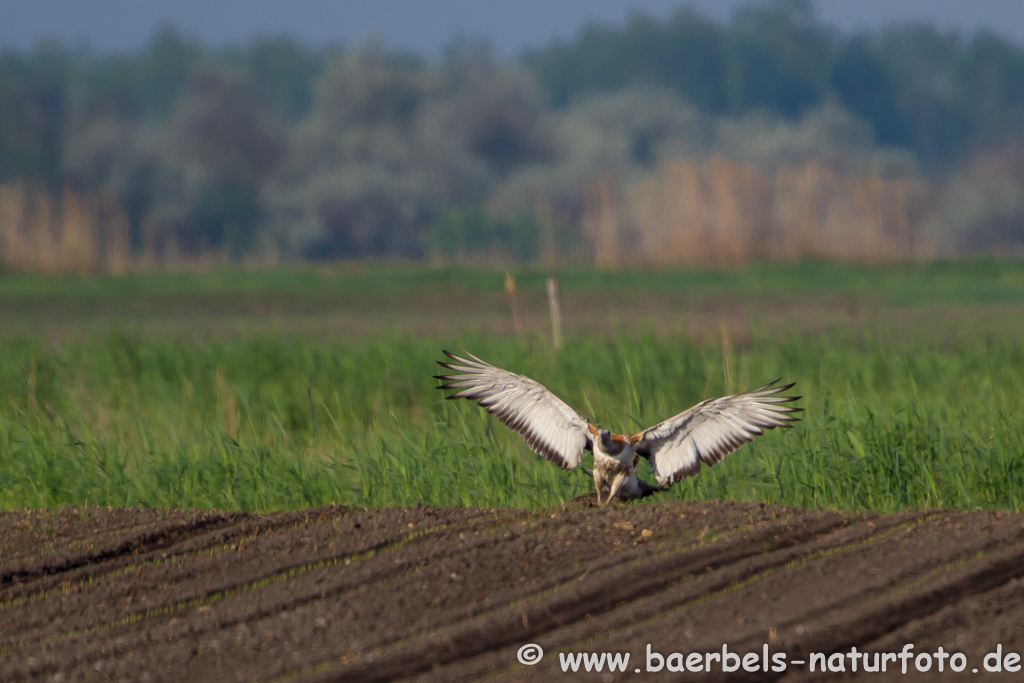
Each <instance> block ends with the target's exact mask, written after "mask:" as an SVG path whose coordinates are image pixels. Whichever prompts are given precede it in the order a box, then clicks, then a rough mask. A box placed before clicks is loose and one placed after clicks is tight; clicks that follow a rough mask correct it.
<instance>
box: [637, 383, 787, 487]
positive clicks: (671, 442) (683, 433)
mask: <svg viewBox="0 0 1024 683" xmlns="http://www.w3.org/2000/svg"><path fill="white" fill-rule="evenodd" d="M778 381H779V380H775V381H774V382H771V383H770V384H766V385H764V386H763V387H761V388H760V389H754V390H753V391H748V392H747V393H745V394H737V395H735V396H726V397H724V398H713V399H709V400H707V401H704V402H703V403H698V404H697V405H695V406H694V407H692V408H690V409H689V410H687V411H685V412H682V413H679V414H678V415H676V416H675V417H671V418H669V419H667V420H665V421H664V422H660V423H658V424H656V425H654V426H653V427H650V428H649V429H645V430H644V431H642V432H640V433H639V434H637V435H636V437H639V441H638V443H637V445H636V452H637V453H639V454H641V455H643V456H644V457H646V458H647V459H648V460H649V461H650V463H651V473H652V474H654V476H655V478H656V479H657V480H658V483H659V484H661V485H662V486H668V485H670V484H674V483H675V482H677V481H679V480H680V479H682V478H683V477H689V476H693V475H694V474H697V472H699V471H700V463H701V461H702V460H703V461H704V462H705V463H707V465H708V466H712V465H716V464H718V463H720V462H721V461H722V458H724V457H725V456H727V455H728V454H729V453H732V452H733V451H734V450H736V449H737V448H739V447H740V446H742V445H743V444H745V443H748V442H750V441H753V440H754V437H755V436H758V435H760V434H763V433H764V430H765V429H774V428H775V427H788V426H789V424H788V423H790V422H796V421H797V419H799V418H796V417H793V416H792V415H791V413H796V412H800V410H801V408H794V407H792V406H788V405H785V404H786V403H789V402H791V401H795V400H797V399H798V398H800V396H779V394H781V393H782V392H784V391H787V390H789V389H791V388H793V385H792V384H786V385H783V386H779V387H777V386H775V384H776V383H778Z"/></svg>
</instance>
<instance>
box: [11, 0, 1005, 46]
mask: <svg viewBox="0 0 1024 683" xmlns="http://www.w3.org/2000/svg"><path fill="white" fill-rule="evenodd" d="M684 4H685V5H689V6H692V7H695V8H696V9H697V10H698V11H700V12H701V13H702V14H705V15H706V16H710V17H714V18H717V19H725V18H727V17H728V16H729V15H730V14H731V13H732V12H733V11H734V10H735V8H736V7H738V6H740V5H743V4H747V3H746V2H745V1H744V0H689V1H685V0H683V1H681V0H334V1H331V0H88V1H83V0H0V45H2V46H3V47H5V48H15V49H19V50H24V49H27V48H30V47H31V46H33V45H34V44H36V43H37V42H39V41H40V40H44V39H56V40H57V41H58V42H61V43H63V44H65V45H68V46H74V45H77V44H86V45H89V46H90V47H92V48H93V49H95V50H96V51H99V52H104V53H106V52H112V51H124V50H134V49H137V48H139V47H140V46H142V45H144V44H145V43H146V42H147V41H148V40H149V39H150V37H151V36H152V35H153V33H154V31H156V30H157V28H158V27H159V26H160V25H162V24H172V25H174V26H177V27H178V28H179V29H180V30H181V31H182V32H183V33H184V34H186V35H188V36H190V37H193V38H198V39H199V40H201V41H202V42H204V43H205V44H207V45H210V46H222V45H225V44H241V43H245V42H247V41H248V40H250V39H252V38H253V37H256V36H264V35H290V36H294V37H297V38H299V39H300V40H302V41H304V42H306V43H309V44H311V45H314V46H321V45H324V44H329V43H341V44H352V43H359V42H362V41H366V40H369V39H377V40H379V41H381V42H383V44H384V45H385V46H387V47H389V48H393V49H400V50H405V51H411V52H416V53H419V54H423V55H426V56H428V57H429V56H435V55H436V54H437V53H438V51H439V50H440V48H441V47H442V46H443V45H445V44H447V43H449V42H450V41H451V40H452V39H453V38H455V37H457V36H460V35H461V36H464V37H482V38H485V39H487V40H488V41H490V42H491V44H492V45H493V46H494V50H495V53H496V54H497V55H498V56H499V57H502V58H512V57H515V56H517V55H518V54H520V53H521V52H522V51H523V50H528V49H531V48H537V47H542V46H544V45H545V44H547V43H549V42H550V41H552V40H555V39H569V38H572V37H573V36H574V35H575V34H576V33H577V32H578V31H579V30H580V28H582V27H583V26H585V25H586V24H588V23H593V22H600V23H604V24H621V23H622V22H624V21H625V19H626V18H627V17H628V16H629V15H630V13H631V12H633V11H638V10H639V11H643V12H645V13H647V14H651V15H654V16H659V17H665V16H668V15H670V14H671V13H672V12H673V11H674V10H675V9H677V8H678V7H680V6H681V5H684ZM814 5H815V8H816V10H817V12H818V16H819V17H821V18H822V19H824V20H825V21H827V22H829V23H832V24H834V25H836V26H838V27H839V28H840V29H843V30H846V31H850V30H855V29H858V28H865V27H866V28H877V27H880V26H883V25H885V24H889V23H893V22H903V21H925V22H929V23H933V24H935V25H937V26H938V27H939V28H941V29H944V30H957V31H961V32H963V33H966V34H970V33H973V32H974V31H976V30H979V29H987V30H992V31H994V32H996V33H1000V34H1002V35H1004V36H1006V37H1008V38H1010V39H1011V40H1013V41H1015V42H1017V43H1020V44H1024V2H1022V1H1021V0H815V1H814Z"/></svg>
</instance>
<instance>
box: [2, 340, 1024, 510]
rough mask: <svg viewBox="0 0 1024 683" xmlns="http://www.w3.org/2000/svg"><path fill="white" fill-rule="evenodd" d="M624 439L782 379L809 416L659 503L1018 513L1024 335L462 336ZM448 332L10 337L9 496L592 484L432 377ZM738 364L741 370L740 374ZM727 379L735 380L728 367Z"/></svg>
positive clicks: (206, 502)
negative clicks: (896, 339) (904, 341)
mask: <svg viewBox="0 0 1024 683" xmlns="http://www.w3.org/2000/svg"><path fill="white" fill-rule="evenodd" d="M458 343H461V344H462V345H464V346H465V347H466V348H467V349H469V350H470V351H472V352H474V353H476V354H478V355H480V356H482V357H483V358H485V359H487V360H490V361H491V362H493V363H495V364H498V365H501V366H503V367H506V368H509V369H512V370H515V371H519V372H522V373H525V374H528V375H530V376H532V377H534V378H536V379H537V380H539V381H541V382H543V383H545V384H546V385H547V386H549V387H550V388H551V389H552V390H553V391H555V392H556V393H557V394H558V395H560V396H562V397H563V398H565V399H566V400H567V401H568V402H569V403H570V404H571V405H573V406H575V407H576V408H577V409H578V410H580V411H581V412H583V413H584V414H587V415H589V416H591V417H592V418H593V419H594V420H595V421H596V422H598V423H600V424H602V425H604V426H607V427H609V428H612V429H615V430H620V431H624V430H631V429H635V428H639V427H642V426H646V425H649V424H653V423H654V422H656V421H658V420H660V419H663V418H665V417H668V416H670V415H672V414H674V413H675V412H677V411H679V410H682V409H684V408H686V407H688V406H690V405H692V404H693V403H695V402H697V401H699V400H701V399H702V398H706V397H708V396H713V395H720V394H723V393H725V391H726V382H727V381H728V382H731V383H732V384H733V385H734V386H735V387H736V388H738V389H742V388H748V387H754V386H757V385H759V384H762V383H764V382H765V381H767V380H771V379H774V378H776V377H780V376H781V377H785V378H787V379H790V380H795V381H796V382H797V390H798V391H799V392H800V393H801V394H803V396H804V398H803V400H802V401H801V405H802V406H803V407H804V408H805V409H806V412H805V413H804V414H803V417H804V419H803V421H802V422H800V423H798V425H797V426H796V427H795V428H794V429H791V430H786V431H781V430H777V431H775V432H770V433H768V434H767V435H765V436H764V437H761V438H760V439H758V440H757V441H756V442H755V443H754V444H751V445H748V446H745V447H743V448H742V449H741V450H740V451H738V452H737V453H734V454H732V455H731V456H729V457H728V458H727V459H726V460H725V461H724V462H723V463H722V464H720V465H719V466H717V467H715V468H713V469H707V468H705V469H704V471H703V472H702V473H701V474H700V475H699V476H698V477H696V478H692V479H687V480H685V481H683V482H682V483H681V484H679V485H677V486H676V487H675V488H674V489H673V490H672V491H671V492H670V493H667V494H662V496H661V499H664V498H687V499H689V498H731V499H742V500H761V501H767V502H778V503H783V504H789V505H805V506H826V507H837V508H843V509H850V508H868V509H874V510H882V511H891V510H898V509H903V508H907V507H932V506H941V507H960V508H973V507H976V506H980V507H998V508H1013V509H1020V508H1022V507H1024V502H1022V497H1024V392H1021V391H1020V387H1021V386H1024V345H1022V343H1021V342H1020V341H1018V340H1016V339H1011V338H1005V339H997V340H992V339H988V340H986V339H981V338H979V339H978V340H977V341H975V342H971V343H967V344H964V345H961V346H958V347H955V348H946V349H940V348H934V347H930V346H928V345H916V346H906V347H891V346H885V345H882V344H880V343H878V342H874V341H871V340H868V339H854V338H851V340H850V341H849V342H837V341H836V340H835V339H829V338H825V337H811V338H804V337H793V338H790V339H783V340H773V341H768V340H763V339H756V338H755V339H754V340H753V341H752V342H751V343H750V344H749V346H747V347H746V348H739V347H736V346H733V345H732V344H731V343H729V344H711V345H706V346H697V345H693V344H691V343H688V342H685V341H681V340H679V339H676V338H671V337H657V336H653V335H644V334H627V333H620V334H616V335H613V336H612V337H611V338H575V339H572V338H571V339H569V340H567V343H566V345H565V348H563V349H562V350H561V351H554V350H552V349H550V348H549V347H548V346H547V345H545V344H543V343H541V342H540V341H539V340H537V341H534V340H530V339H529V338H528V339H526V340H513V339H495V338H482V337H480V338H464V339H460V340H458ZM456 346H457V344H456V342H455V341H454V340H442V339H414V338H409V337H403V336H391V337H386V338H378V339H374V340H372V341H365V342H357V343H348V342H346V343H327V344H315V343H311V342H308V341H304V340H301V339H293V338H284V337H275V336H265V337H260V338H253V339H249V340H237V341H230V342H204V343H200V344H191V343H188V342H184V341H172V340H166V341H161V340H156V339H147V338H141V337H132V336H125V335H111V336H107V337H103V338H96V339H92V340H89V341H85V342H77V343H68V344H66V345H63V346H60V347H56V348H54V347H51V346H48V345H44V344H41V343H38V342H35V341H32V340H15V341H9V342H6V343H4V344H3V345H2V346H0V482H2V486H0V507H4V508H20V507H45V506H52V505H59V504H64V503H75V504H81V503H85V502H88V503H90V504H101V505H155V506H186V507H187V506H199V507H206V508H222V509H223V508H228V509H231V508H244V509H252V510H268V509H282V508H284V509H293V508H300V507H305V506H312V505H317V504H322V503H326V502H331V501H336V502H341V503H349V504H355V505H368V506H383V505H413V504H416V503H420V502H422V503H429V504H435V505H485V506H515V507H543V506H552V505H557V504H559V503H560V502H561V501H563V500H565V499H567V498H569V497H571V496H574V495H577V494H580V493H584V492H587V491H589V490H590V489H591V488H592V484H591V482H590V481H588V480H587V478H586V477H585V476H584V475H583V474H582V473H580V472H579V471H574V472H564V471H562V470H560V469H558V468H557V467H555V466H553V465H551V464H549V463H547V462H544V461H543V460H541V459H540V458H539V457H538V456H536V455H534V454H532V453H531V452H530V451H529V450H528V449H527V447H526V446H525V444H523V443H522V441H521V440H520V439H519V438H518V437H516V436H515V435H514V434H512V433H511V432H510V431H509V430H507V429H506V428H505V427H503V426H501V425H500V424H499V423H498V422H497V421H496V420H494V419H493V418H492V417H490V416H488V415H486V414H485V413H484V412H483V411H482V410H481V409H480V408H478V407H476V406H475V405H473V404H471V403H469V402H466V401H457V402H446V401H444V400H443V399H442V396H441V392H439V391H437V390H436V389H435V388H434V387H435V386H436V384H437V382H436V381H435V380H433V379H432V378H431V375H433V374H435V371H436V366H435V365H434V363H433V361H434V360H435V359H437V358H439V357H440V349H441V348H442V347H448V348H454V347H456ZM726 368H728V372H727V371H726ZM727 376H728V379H727Z"/></svg>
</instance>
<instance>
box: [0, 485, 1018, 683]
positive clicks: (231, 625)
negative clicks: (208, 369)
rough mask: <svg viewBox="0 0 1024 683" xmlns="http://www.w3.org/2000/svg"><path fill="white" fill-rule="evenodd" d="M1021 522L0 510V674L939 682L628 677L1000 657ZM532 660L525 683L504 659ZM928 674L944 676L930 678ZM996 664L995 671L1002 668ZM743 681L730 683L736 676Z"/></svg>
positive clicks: (652, 512)
mask: <svg viewBox="0 0 1024 683" xmlns="http://www.w3.org/2000/svg"><path fill="white" fill-rule="evenodd" d="M1021 577H1024V514H1020V513H999V512H988V511H973V512H957V511H930V512H906V513H903V514H899V515H892V516H881V515H875V514H870V513H858V514H843V513H840V512H837V511H826V510H800V509H791V508H782V507H774V506H766V505H760V504H752V503H730V502H726V503H717V502H712V503H699V502H693V503H664V504H659V505H646V506H635V507H628V506H612V507H608V508H597V507H591V506H589V505H588V504H587V502H586V501H582V502H580V503H575V504H573V505H571V506H570V507H569V508H568V509H564V510H562V509H558V510H546V511H536V510H533V511H527V510H484V509H461V508H460V509H440V508H418V509H382V510H366V509H357V508H344V507H326V508H318V509H313V510H306V511H302V512H295V513H280V514H270V515H251V514H246V513H219V512H189V511H154V510H124V509H107V508H63V509H60V510H53V511H12V512H0V680H2V681H20V680H40V681H42V680H47V681H56V680H60V681H72V680H90V681H106V680H129V681H254V680H287V681H391V680H401V679H412V680H417V681H439V682H440V681H461V680H475V679H479V678H487V679H488V680H526V679H529V680H536V681H545V680H551V679H561V677H562V676H564V675H570V676H572V675H573V674H563V672H562V669H561V665H560V656H559V654H560V653H561V654H562V655H565V654H567V653H568V654H574V653H581V652H594V653H600V652H610V653H615V652H619V653H626V652H628V653H630V661H629V665H628V668H627V669H626V672H625V673H619V672H616V673H608V671H607V670H605V671H603V672H602V673H600V674H597V673H591V674H590V675H587V674H585V673H584V672H583V671H582V668H583V667H581V671H580V672H579V673H577V674H575V676H577V677H582V678H583V679H584V680H587V679H594V680H625V679H628V678H636V677H638V674H637V673H636V672H635V669H637V668H639V669H640V670H641V672H642V675H639V677H640V678H642V679H644V680H648V679H649V680H661V679H672V680H675V679H678V678H680V677H685V678H686V679H687V680H690V679H693V680H757V681H761V680H764V681H771V680H782V681H803V680H825V679H826V678H829V677H839V676H842V677H843V678H844V679H857V680H859V678H858V677H861V678H863V679H864V680H871V681H885V680H892V679H897V678H898V679H900V680H908V679H909V680H941V678H942V675H939V674H938V673H937V665H934V664H933V667H932V669H931V671H929V672H928V673H917V674H914V673H913V672H914V671H915V669H914V666H915V664H914V659H911V660H910V671H911V674H910V675H907V676H903V675H901V674H900V670H899V666H900V662H899V660H896V662H895V663H891V662H890V663H889V664H888V669H887V673H886V674H882V673H864V672H863V668H862V663H861V666H860V667H858V673H857V674H853V673H851V672H850V669H851V665H850V661H851V660H850V659H849V658H846V659H845V667H846V670H847V673H846V674H845V675H844V674H838V673H836V672H831V673H828V674H826V675H824V676H823V675H822V674H821V668H820V666H819V667H818V669H817V670H816V671H815V672H814V673H811V671H810V669H809V664H808V665H797V664H795V663H790V664H789V665H788V666H787V668H786V670H785V671H771V670H770V669H769V670H768V671H763V670H759V671H757V672H753V673H746V674H744V673H743V670H742V669H741V670H740V672H739V673H725V672H723V671H722V666H721V664H720V663H717V662H716V663H715V664H713V666H712V672H711V673H710V674H709V673H706V672H705V673H700V674H697V673H686V674H681V673H669V672H668V671H667V669H662V670H661V672H660V673H650V672H647V671H646V666H647V659H646V653H647V648H648V646H649V647H650V648H651V650H652V651H654V652H657V653H660V654H661V655H663V656H668V655H670V654H671V653H674V652H678V653H683V654H684V655H685V654H689V653H706V652H719V653H720V652H721V650H722V646H723V644H725V645H727V647H728V649H729V651H730V652H735V653H738V654H739V655H740V656H742V655H744V654H746V653H757V654H758V655H759V654H760V653H761V652H762V648H763V647H764V646H765V645H766V644H767V646H768V648H769V650H770V652H771V653H785V655H786V657H787V662H793V660H805V661H807V660H810V659H811V657H812V653H818V652H820V653H825V655H826V657H827V656H829V655H832V654H833V653H836V652H839V653H848V652H850V650H851V648H853V647H856V648H857V649H858V651H867V652H869V653H874V652H880V653H886V652H899V651H900V650H901V649H902V648H903V647H904V645H905V644H906V643H913V644H914V651H913V654H914V655H915V656H916V655H919V654H921V653H924V652H928V653H933V652H936V651H937V649H938V648H939V647H940V646H941V647H943V648H944V650H945V651H946V652H962V653H963V654H964V656H965V658H966V662H967V668H966V670H965V671H964V674H960V676H963V675H970V674H971V670H972V669H974V668H977V669H979V671H981V672H982V675H983V676H985V677H986V678H991V677H993V676H995V677H996V678H1005V679H1006V680H1020V676H1021V674H1020V673H1016V674H1014V673H1004V674H1002V676H999V675H995V674H989V673H985V671H984V669H983V668H982V666H983V660H984V658H985V655H986V654H987V653H989V652H991V651H993V650H994V649H995V647H996V645H1001V646H1002V651H1003V656H1004V657H1005V656H1006V655H1007V654H1008V653H1010V652H1022V651H1024V579H1022V578H1021ZM526 643H536V644H538V645H540V646H541V647H543V649H544V652H545V653H546V655H545V657H544V659H543V660H542V661H541V662H540V663H538V664H536V665H535V666H529V667H528V666H524V665H522V664H520V663H518V662H517V652H518V650H519V648H520V647H521V646H523V645H524V644H526ZM950 661H951V660H948V659H947V660H945V662H944V663H945V671H946V672H947V675H949V676H951V677H957V675H956V674H949V673H948V672H949V662H950ZM1009 663H1011V664H1012V662H1009ZM743 676H746V678H743Z"/></svg>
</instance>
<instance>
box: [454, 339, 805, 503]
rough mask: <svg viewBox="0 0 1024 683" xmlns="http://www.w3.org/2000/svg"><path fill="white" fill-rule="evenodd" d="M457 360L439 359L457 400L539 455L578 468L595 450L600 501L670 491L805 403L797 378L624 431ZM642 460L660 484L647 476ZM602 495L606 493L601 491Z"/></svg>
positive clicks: (784, 421) (533, 384) (527, 385)
mask: <svg viewBox="0 0 1024 683" xmlns="http://www.w3.org/2000/svg"><path fill="white" fill-rule="evenodd" d="M442 351H443V352H444V354H445V355H446V356H447V357H448V358H449V359H450V361H451V362H446V361H440V360H439V361H436V362H437V364H438V365H440V366H441V367H443V368H445V369H447V370H452V371H454V373H455V374H444V375H435V376H434V378H435V379H438V380H442V381H443V382H445V383H444V384H440V385H438V387H437V388H438V389H442V390H445V391H454V393H450V394H447V395H446V398H448V399H449V400H452V399H460V398H465V399H470V400H474V401H476V402H477V403H478V404H479V405H481V406H482V407H483V408H484V409H486V410H487V412H488V413H490V414H491V415H494V416H495V417H496V418H498V420H499V421H501V423H502V424H504V425H506V426H507V427H509V428H510V429H512V430H513V431H515V432H516V433H517V434H519V435H520V436H521V437H522V438H523V440H524V441H526V443H527V445H528V446H529V447H530V448H531V449H532V450H533V451H534V452H535V453H537V454H538V455H540V456H542V457H544V458H545V459H546V460H548V461H550V462H553V463H555V464H556V465H558V466H560V467H562V468H563V469H566V470H572V469H575V468H576V467H577V466H579V465H580V463H581V461H582V460H583V457H584V453H585V452H587V451H591V452H593V454H594V469H593V470H588V469H586V468H584V467H580V469H581V470H582V471H583V472H584V473H585V474H587V475H588V476H591V477H593V479H594V488H595V490H596V491H597V502H598V504H599V505H601V504H604V505H607V504H608V503H610V502H611V501H612V500H613V499H615V498H619V499H621V500H634V499H638V498H644V497H646V496H649V495H651V494H653V493H657V492H659V491H665V490H667V489H668V488H669V487H670V486H672V485H673V484H675V483H676V482H678V481H680V480H681V479H684V478H686V477H691V476H694V475H696V474H697V473H698V472H700V469H701V463H702V462H703V463H704V464H705V465H707V466H709V467H711V466H714V465H716V464H718V463H719V462H721V461H722V459H723V458H724V457H725V456H726V455H728V454H729V453H732V452H733V451H735V450H736V449H738V448H739V447H740V446H742V445H743V444H745V443H749V442H751V441H753V440H754V437H756V436H759V435H761V434H763V433H764V430H766V429H774V428H775V427H791V426H792V424H791V423H792V422H796V421H797V420H798V419H799V418H797V417H795V416H794V413H798V412H801V411H802V410H803V409H802V408H796V407H794V406H791V405H788V404H789V403H792V402H793V401H796V400H798V399H800V398H802V397H801V396H786V395H783V394H784V392H786V391H789V390H790V389H792V388H793V386H794V385H795V383H790V384H781V385H780V384H779V382H780V381H781V379H777V380H775V381H774V382H769V383H768V384H765V385H764V386H762V387H759V388H757V389H754V390H752V391H748V392H745V393H742V394H736V395H733V396H724V397H722V398H712V399H708V400H706V401H702V402H701V403H698V404H697V405H695V406H693V407H692V408H689V409H687V410H684V411H683V412H681V413H679V414H678V415H675V416H674V417H670V418H668V419H667V420H664V421H662V422H659V423H658V424H656V425H654V426H652V427H648V428H647V429H644V430H642V431H639V432H636V433H633V434H617V433H613V432H611V431H609V430H607V429H601V428H599V427H596V426H595V425H593V424H591V422H590V420H589V419H588V418H586V417H584V416H583V415H581V414H580V413H578V412H576V411H575V410H574V409H572V408H570V407H569V405H568V404H567V403H565V401H563V400H562V399H560V398H558V397H557V396H555V395H554V394H553V393H552V392H551V391H550V390H548V389H547V388H546V387H545V386H544V385H542V384H540V383H539V382H537V381H535V380H532V379H530V378H529V377H525V376H523V375H518V374H516V373H514V372H510V371H508V370H502V369H501V368H499V367H495V366H494V365H491V364H490V363H487V362H485V361H483V360H481V359H479V358H477V357H476V356H474V355H473V354H471V353H469V352H468V351H465V350H464V349H463V351H462V352H463V353H464V354H465V355H466V356H468V358H463V357H460V356H457V355H455V354H453V353H451V352H450V351H446V350H444V349H442ZM640 457H643V458H646V459H647V461H648V463H649V464H650V471H651V474H652V475H653V476H654V478H655V480H656V481H657V482H658V484H657V485H654V484H650V483H648V482H646V481H644V480H643V479H640V478H639V477H638V476H637V474H636V468H637V465H638V464H639V459H640ZM602 494H606V495H604V496H602Z"/></svg>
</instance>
